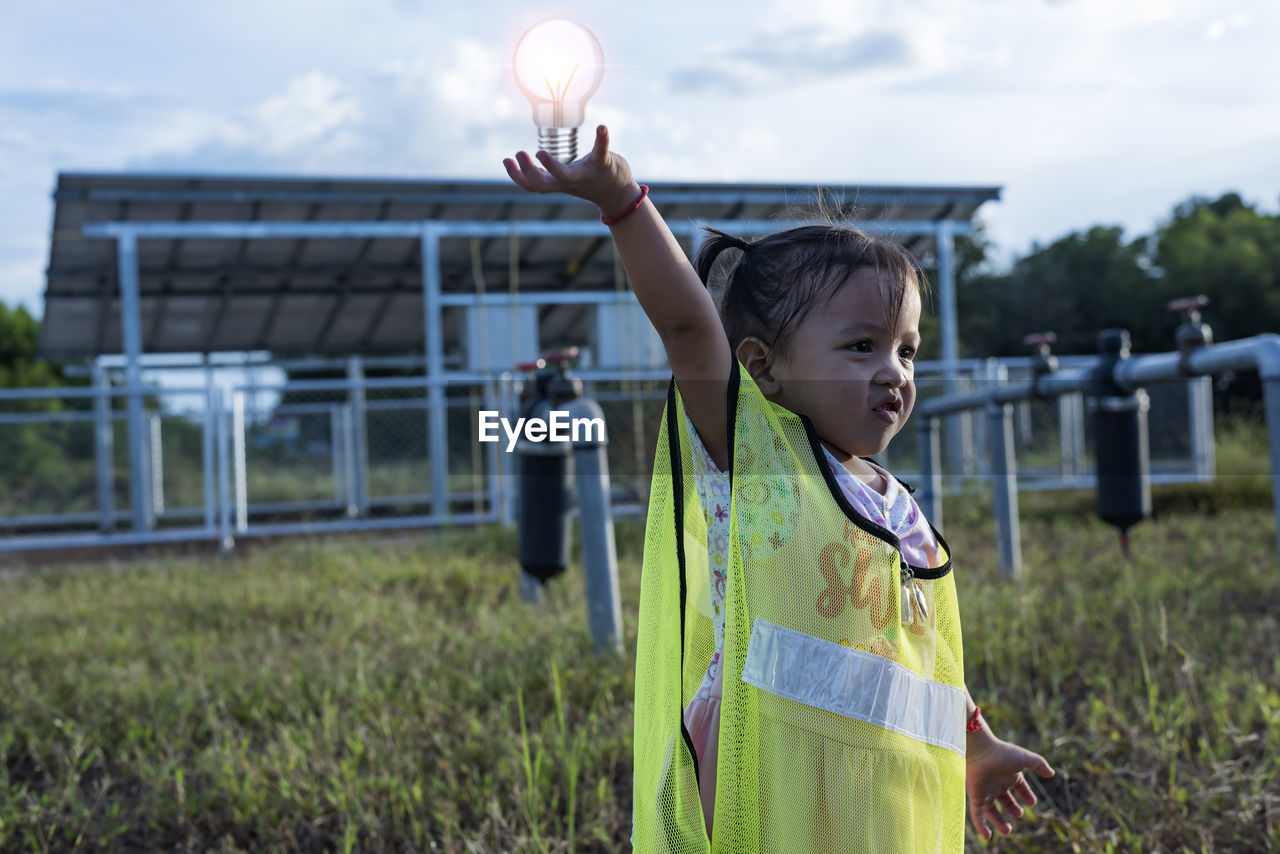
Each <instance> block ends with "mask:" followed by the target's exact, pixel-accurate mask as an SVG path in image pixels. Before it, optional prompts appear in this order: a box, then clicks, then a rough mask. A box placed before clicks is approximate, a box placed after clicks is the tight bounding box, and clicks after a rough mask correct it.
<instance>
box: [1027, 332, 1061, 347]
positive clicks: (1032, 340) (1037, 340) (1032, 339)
mask: <svg viewBox="0 0 1280 854" xmlns="http://www.w3.org/2000/svg"><path fill="white" fill-rule="evenodd" d="M1057 340H1058V336H1057V335H1056V334H1054V333H1052V332H1032V333H1031V334H1030V335H1026V336H1024V337H1023V339H1022V346H1023V347H1039V346H1041V345H1044V344H1052V343H1053V342H1054V341H1057Z"/></svg>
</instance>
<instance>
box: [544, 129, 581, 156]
mask: <svg viewBox="0 0 1280 854" xmlns="http://www.w3.org/2000/svg"><path fill="white" fill-rule="evenodd" d="M538 148H540V149H542V150H543V151H545V152H547V153H549V154H550V155H551V156H552V157H554V158H555V159H556V160H559V161H560V162H561V163H572V162H573V161H575V160H577V159H578V129H577V128H542V127H540V128H538Z"/></svg>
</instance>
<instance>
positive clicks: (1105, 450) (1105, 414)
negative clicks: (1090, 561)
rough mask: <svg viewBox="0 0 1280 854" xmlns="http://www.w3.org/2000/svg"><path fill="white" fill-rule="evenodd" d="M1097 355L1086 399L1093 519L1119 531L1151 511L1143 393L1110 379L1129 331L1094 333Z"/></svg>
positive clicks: (1126, 353) (1122, 354)
mask: <svg viewBox="0 0 1280 854" xmlns="http://www.w3.org/2000/svg"><path fill="white" fill-rule="evenodd" d="M1098 349H1099V351H1100V353H1101V355H1102V362H1101V363H1100V365H1099V367H1098V369H1097V372H1096V373H1095V374H1094V384H1093V385H1094V388H1093V393H1092V396H1091V397H1090V399H1089V409H1090V411H1091V413H1092V417H1093V437H1094V457H1095V460H1096V463H1097V472H1098V518H1100V519H1102V520H1103V521H1104V522H1107V523H1109V524H1112V525H1115V526H1116V527H1118V528H1119V529H1120V530H1121V532H1122V533H1123V532H1125V531H1127V530H1128V529H1129V528H1130V527H1132V526H1133V525H1135V524H1137V523H1138V522H1141V521H1142V520H1143V519H1145V518H1146V517H1148V516H1150V515H1151V452H1150V448H1149V444H1148V440H1147V410H1148V408H1149V403H1148V399H1147V394H1146V392H1145V391H1143V390H1142V389H1137V390H1136V391H1134V392H1132V393H1129V392H1125V391H1124V390H1123V389H1121V388H1120V387H1119V386H1118V385H1117V384H1116V382H1115V380H1114V371H1115V366H1116V364H1117V363H1119V362H1120V361H1122V360H1124V359H1127V358H1129V332H1128V330H1125V329H1104V330H1102V332H1100V333H1099V334H1098Z"/></svg>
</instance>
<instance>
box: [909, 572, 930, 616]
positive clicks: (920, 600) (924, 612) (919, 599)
mask: <svg viewBox="0 0 1280 854" xmlns="http://www.w3.org/2000/svg"><path fill="white" fill-rule="evenodd" d="M912 588H913V589H914V590H915V593H916V604H917V605H919V606H920V622H921V623H927V622H929V606H928V605H926V604H925V603H924V591H923V590H921V589H920V583H919V582H916V583H914V584H912Z"/></svg>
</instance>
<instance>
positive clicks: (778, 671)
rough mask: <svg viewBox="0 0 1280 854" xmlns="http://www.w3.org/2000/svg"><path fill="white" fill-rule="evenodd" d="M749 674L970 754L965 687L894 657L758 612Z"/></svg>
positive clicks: (792, 696) (763, 683)
mask: <svg viewBox="0 0 1280 854" xmlns="http://www.w3.org/2000/svg"><path fill="white" fill-rule="evenodd" d="M742 681H743V682H746V683H748V684H751V685H754V686H756V687H757V688H759V689H760V690H762V691H768V692H769V693H771V694H776V695H777V696H779V697H784V698H786V699H788V700H795V701H796V702H798V703H804V704H805V705H808V706H813V707H814V708H818V709H824V710H826V711H828V712H834V713H835V714H837V715H844V716H846V717H850V718H854V719H856V720H860V721H865V722H866V723H869V724H874V725H876V726H879V727H884V728H885V729H888V730H892V731H894V732H897V733H901V734H902V735H906V736H910V737H911V738H914V739H917V740H919V741H923V742H925V743H927V744H933V745H937V746H938V747H945V748H946V749H947V750H951V751H954V752H956V753H958V754H960V755H961V756H964V747H965V725H964V724H965V720H964V713H965V698H964V691H962V690H960V689H959V688H956V687H954V686H952V685H946V684H944V683H942V682H934V681H932V680H929V679H925V678H924V677H923V676H920V675H919V674H917V673H913V672H912V671H911V670H909V669H907V668H906V667H903V666H902V665H900V664H898V663H896V662H893V661H890V660H889V659H887V658H882V657H880V656H878V655H873V654H871V653H869V652H863V651H862V650H859V649H852V648H850V647H846V646H842V645H841V644H838V643H832V642H831V641H827V640H823V639H822V638H815V637H813V636H811V635H806V634H802V633H800V632H797V631H793V630H791V629H787V628H783V627H782V626H776V625H774V624H773V623H770V622H768V621H766V620H762V619H759V618H757V619H756V620H755V622H754V623H753V624H752V627H751V641H750V644H749V646H748V648H747V657H746V662H745V666H744V667H743V669H742Z"/></svg>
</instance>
